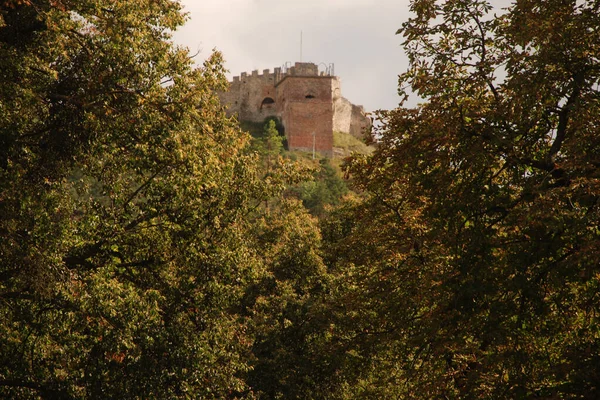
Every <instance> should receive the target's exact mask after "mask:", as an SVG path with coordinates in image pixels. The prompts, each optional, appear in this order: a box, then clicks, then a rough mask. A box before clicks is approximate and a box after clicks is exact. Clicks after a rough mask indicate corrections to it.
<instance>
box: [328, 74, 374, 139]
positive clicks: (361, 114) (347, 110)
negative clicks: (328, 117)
mask: <svg viewBox="0 0 600 400" xmlns="http://www.w3.org/2000/svg"><path fill="white" fill-rule="evenodd" d="M332 91H333V110H334V111H333V130H334V132H343V133H349V134H351V135H352V136H354V137H356V138H359V139H362V138H364V136H365V133H366V132H368V130H369V128H370V127H371V119H370V118H369V117H368V116H367V114H366V113H365V110H364V108H363V106H357V105H354V104H352V103H351V102H350V101H349V100H348V99H346V98H345V97H342V94H341V85H340V80H339V79H338V78H336V79H334V80H333V81H332Z"/></svg>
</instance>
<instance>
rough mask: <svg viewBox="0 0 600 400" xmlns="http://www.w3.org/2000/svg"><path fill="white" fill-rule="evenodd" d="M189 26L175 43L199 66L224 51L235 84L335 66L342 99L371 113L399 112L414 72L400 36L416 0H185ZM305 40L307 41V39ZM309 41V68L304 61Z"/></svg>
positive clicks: (178, 33)
mask: <svg viewBox="0 0 600 400" xmlns="http://www.w3.org/2000/svg"><path fill="white" fill-rule="evenodd" d="M181 3H182V4H183V6H184V10H185V11H187V12H188V13H189V20H188V22H187V24H186V25H185V26H183V27H182V28H180V29H179V30H178V31H177V32H176V33H175V35H174V40H175V42H176V43H178V44H181V45H184V46H186V47H188V48H189V49H190V51H191V52H192V53H196V52H197V51H199V52H200V54H199V55H198V60H199V62H201V61H202V60H204V59H206V58H207V57H208V56H209V55H210V53H211V52H212V49H214V48H216V49H217V50H219V51H221V52H222V53H223V55H224V58H225V67H226V68H227V69H228V70H229V71H230V73H229V75H228V77H229V78H230V79H231V77H232V76H234V75H240V73H241V72H248V73H250V72H251V71H252V70H256V69H257V70H259V71H260V73H262V70H264V69H270V70H273V68H274V67H279V66H282V65H283V64H285V63H286V62H292V63H294V62H296V61H304V62H314V63H316V64H319V63H325V64H327V65H328V64H330V63H333V64H334V66H335V75H337V76H339V77H340V79H341V85H342V95H343V96H344V97H346V98H347V99H348V100H350V101H351V102H352V103H354V104H357V105H363V106H364V107H365V109H366V111H368V112H372V111H375V110H377V109H391V108H394V107H396V106H397V105H398V102H399V98H398V93H397V88H398V75H399V74H401V73H403V72H404V71H405V70H406V69H407V67H408V61H407V58H406V56H405V54H404V51H403V50H402V46H401V44H402V37H401V36H399V35H396V31H397V30H398V28H400V27H401V25H402V23H403V22H404V21H406V20H407V19H408V17H409V0H297V1H292V0H181ZM301 32H302V35H301ZM301 36H302V60H301V59H300V54H301V51H300V49H301V46H300V37H301Z"/></svg>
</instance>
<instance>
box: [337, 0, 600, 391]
mask: <svg viewBox="0 0 600 400" xmlns="http://www.w3.org/2000/svg"><path fill="white" fill-rule="evenodd" d="M411 10H412V12H413V13H414V16H413V17H412V18H411V19H409V20H408V22H406V23H405V24H404V25H403V27H402V29H400V30H399V33H401V34H402V35H403V36H404V38H405V43H404V46H405V49H406V52H407V54H408V56H409V59H410V62H411V64H410V68H409V70H408V71H407V72H406V73H405V74H403V75H401V77H400V94H401V95H402V96H405V97H406V96H408V94H409V92H408V91H407V90H408V89H412V91H414V92H415V93H416V94H417V95H419V96H420V97H421V98H422V99H423V103H422V104H421V105H419V106H418V107H416V108H414V109H407V108H404V107H399V108H397V109H395V110H392V111H389V112H382V113H380V117H381V118H382V122H383V125H382V127H381V129H380V130H379V132H378V136H379V138H380V143H379V145H378V148H377V150H376V152H375V153H374V154H373V155H372V156H358V157H354V158H353V159H352V160H351V161H350V163H349V164H348V170H349V172H350V173H351V174H352V176H353V177H354V179H355V182H356V184H357V187H358V189H359V190H362V191H364V193H365V195H366V196H367V200H366V201H365V202H364V204H361V205H355V206H352V208H351V211H348V212H347V213H345V214H343V216H344V219H342V220H341V221H339V222H331V223H330V225H329V226H330V228H331V229H330V230H329V231H326V232H325V238H326V240H327V242H328V245H327V247H328V248H329V249H330V252H329V255H328V257H327V259H329V260H332V261H331V262H333V263H335V265H337V266H338V268H340V270H343V268H344V267H345V268H346V269H347V270H348V271H350V272H348V273H347V281H348V282H350V283H349V284H348V288H347V289H346V294H342V295H341V296H342V297H341V300H340V301H345V303H344V304H347V305H348V307H349V310H350V311H349V312H350V313H352V315H356V314H360V313H364V315H365V317H364V318H361V319H358V320H356V321H355V322H354V323H353V325H351V326H349V327H348V329H347V332H349V331H351V330H354V331H355V332H356V339H354V340H353V345H352V346H353V348H354V349H355V350H356V351H357V352H358V354H361V355H362V356H363V357H364V360H365V363H364V369H363V371H362V372H361V373H362V376H363V379H364V380H366V381H367V382H369V383H368V386H369V388H368V390H367V395H368V394H369V393H370V394H373V395H374V396H376V395H377V394H379V395H386V396H392V395H393V396H397V397H427V398H436V397H445V398H525V397H541V398H590V399H591V398H597V397H598V395H599V394H598V390H599V389H598V386H597V382H598V381H599V379H600V369H598V366H599V365H600V362H599V361H600V348H599V347H598V343H599V339H600V337H599V336H598V332H599V330H598V328H599V325H598V321H597V318H596V317H595V315H597V313H598V311H599V309H598V302H597V297H596V296H597V288H598V285H599V283H600V281H599V280H598V276H599V275H598V272H599V270H598V266H599V265H600V262H599V261H600V252H599V250H600V249H599V248H598V243H600V241H599V239H600V237H599V235H600V231H598V229H597V227H598V226H599V223H600V221H599V215H600V214H599V209H598V207H599V202H598V200H599V198H600V197H599V195H600V192H599V191H598V185H597V179H598V174H599V169H598V168H599V167H600V164H599V163H598V154H599V152H600V142H599V141H598V127H599V124H598V121H599V118H600V113H599V112H600V108H599V105H600V103H599V99H600V97H599V91H598V82H599V79H600V62H599V60H598V57H597V55H598V54H600V48H599V46H600V37H598V35H599V32H600V13H599V12H598V11H599V10H598V2H596V1H539V0H529V1H517V2H515V3H513V4H512V5H510V6H509V7H508V8H507V9H505V10H495V9H493V8H492V7H491V6H490V4H488V3H487V2H485V1H480V0H466V1H449V2H442V1H429V0H415V1H413V2H412V3H411ZM348 213H350V214H348ZM348 215H351V216H350V217H348ZM334 228H335V229H334ZM342 228H343V229H342ZM341 249H349V250H350V253H348V254H347V253H344V252H343V251H341ZM352 250H355V251H352ZM356 287H361V288H363V289H364V290H361V291H356V289H355V288H356ZM360 332H363V333H364V334H363V335H359V333H360ZM365 396H366V395H365Z"/></svg>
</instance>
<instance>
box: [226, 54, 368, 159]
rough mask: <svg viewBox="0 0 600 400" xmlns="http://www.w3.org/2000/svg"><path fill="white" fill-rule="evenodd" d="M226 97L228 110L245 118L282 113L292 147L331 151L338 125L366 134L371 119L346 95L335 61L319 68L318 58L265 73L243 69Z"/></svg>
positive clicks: (258, 118) (341, 129) (358, 134)
mask: <svg viewBox="0 0 600 400" xmlns="http://www.w3.org/2000/svg"><path fill="white" fill-rule="evenodd" d="M220 98H221V102H222V103H223V104H225V105H226V106H227V112H228V114H229V115H237V118H238V119H239V120H240V121H252V122H262V121H264V120H265V118H267V117H276V118H278V119H279V120H280V121H281V123H282V124H283V126H284V128H285V135H286V138H287V142H288V147H289V149H290V150H302V151H313V149H314V150H315V151H317V152H319V153H321V154H325V155H329V156H331V155H332V154H333V132H334V131H335V132H342V133H346V134H351V135H353V136H356V137H359V138H362V137H363V135H364V131H365V130H366V129H367V128H369V127H370V125H371V120H370V119H369V117H367V115H366V114H365V111H364V109H363V107H362V106H356V105H354V104H352V103H350V102H349V101H348V100H347V99H345V98H344V97H342V95H341V88H340V79H339V78H338V77H337V76H334V75H333V67H332V66H330V67H329V68H327V69H326V70H324V71H319V66H318V65H316V64H313V63H300V62H297V63H295V64H294V66H284V67H282V68H275V69H274V71H273V72H272V73H271V72H270V70H268V69H266V70H264V71H263V73H262V74H259V73H258V71H253V72H252V73H251V74H247V73H245V72H243V73H242V74H241V76H235V77H233V81H232V82H230V84H229V90H228V91H227V92H225V93H221V94H220Z"/></svg>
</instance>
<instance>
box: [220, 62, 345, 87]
mask: <svg viewBox="0 0 600 400" xmlns="http://www.w3.org/2000/svg"><path fill="white" fill-rule="evenodd" d="M319 67H322V70H319ZM333 71H334V68H333V64H329V65H326V64H324V63H320V64H314V63H300V62H297V63H294V65H293V66H292V65H291V63H289V62H288V63H285V64H284V65H283V66H281V67H276V68H274V69H273V71H271V70H270V69H263V71H262V73H259V71H258V70H253V71H250V72H242V73H241V74H240V75H239V76H234V77H233V79H232V81H231V83H232V84H234V85H237V84H245V83H248V80H250V79H252V80H256V79H259V80H262V81H273V82H275V83H278V82H279V81H281V80H282V79H283V78H285V77H287V76H303V77H310V76H312V77H333V76H334V74H333Z"/></svg>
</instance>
